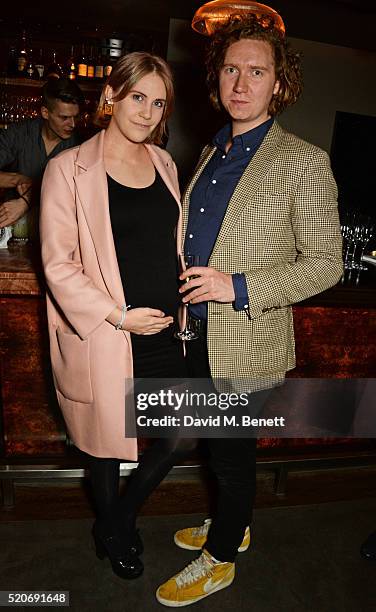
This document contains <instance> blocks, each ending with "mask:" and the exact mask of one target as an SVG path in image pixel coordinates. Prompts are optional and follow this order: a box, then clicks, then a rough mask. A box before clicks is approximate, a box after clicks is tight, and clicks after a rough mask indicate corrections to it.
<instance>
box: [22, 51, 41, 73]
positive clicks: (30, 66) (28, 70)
mask: <svg viewBox="0 0 376 612" xmlns="http://www.w3.org/2000/svg"><path fill="white" fill-rule="evenodd" d="M25 77H26V78H27V79H37V78H38V76H37V71H36V69H35V66H34V61H33V50H32V49H29V51H28V54H27V62H26V68H25Z"/></svg>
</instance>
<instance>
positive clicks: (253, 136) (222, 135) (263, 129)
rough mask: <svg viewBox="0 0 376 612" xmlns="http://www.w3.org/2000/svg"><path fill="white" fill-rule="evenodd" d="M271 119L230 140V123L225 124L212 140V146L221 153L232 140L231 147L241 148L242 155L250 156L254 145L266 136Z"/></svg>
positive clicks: (271, 122) (271, 123)
mask: <svg viewBox="0 0 376 612" xmlns="http://www.w3.org/2000/svg"><path fill="white" fill-rule="evenodd" d="M273 121H274V119H273V117H271V118H270V119H267V120H266V121H264V123H261V124H260V125H258V126H257V127H255V128H252V129H251V130H249V131H248V132H245V133H244V134H239V135H238V136H235V138H232V135H231V123H227V124H226V125H225V126H224V127H223V128H222V129H220V130H219V132H217V134H216V135H215V136H214V138H213V144H214V146H216V147H217V148H218V149H220V150H221V151H223V152H225V151H226V145H227V143H228V141H229V140H232V143H233V145H234V144H237V145H238V146H241V148H242V149H243V151H244V153H248V154H251V151H252V150H253V149H254V147H255V145H256V144H258V143H259V142H261V141H262V140H263V138H264V137H265V136H266V134H267V132H268V131H269V129H270V128H271V126H272V125H273Z"/></svg>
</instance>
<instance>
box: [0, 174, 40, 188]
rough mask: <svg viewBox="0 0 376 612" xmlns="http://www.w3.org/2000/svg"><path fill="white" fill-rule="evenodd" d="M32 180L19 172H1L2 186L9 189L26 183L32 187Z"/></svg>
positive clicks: (0, 184) (0, 183) (0, 185)
mask: <svg viewBox="0 0 376 612" xmlns="http://www.w3.org/2000/svg"><path fill="white" fill-rule="evenodd" d="M31 183H32V180H31V178H30V177H29V176H25V175H24V174H20V173H19V172H0V187H1V188H4V189H9V188H11V187H17V186H18V185H25V189H26V186H27V187H30V186H31Z"/></svg>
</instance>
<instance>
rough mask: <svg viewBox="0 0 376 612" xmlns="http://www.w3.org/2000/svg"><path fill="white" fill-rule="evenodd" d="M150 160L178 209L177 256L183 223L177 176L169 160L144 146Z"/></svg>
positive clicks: (149, 147) (180, 249) (180, 245)
mask: <svg viewBox="0 0 376 612" xmlns="http://www.w3.org/2000/svg"><path fill="white" fill-rule="evenodd" d="M145 147H146V149H147V151H148V153H149V155H150V157H151V160H152V162H153V164H154V166H155V168H156V170H157V171H158V173H159V174H160V176H161V178H162V180H163V181H164V183H165V185H166V187H167V188H168V190H169V191H170V192H171V194H172V195H173V196H174V198H175V200H176V203H177V205H178V208H179V219H178V224H177V227H176V250H177V254H178V255H179V254H180V253H181V252H182V231H183V229H182V228H183V221H182V205H181V202H180V191H179V185H178V180H177V176H176V173H175V169H174V168H173V165H172V161H171V158H168V159H167V160H166V158H165V156H163V155H162V154H161V153H160V152H159V151H160V149H159V148H158V147H156V146H153V145H149V144H147V145H145Z"/></svg>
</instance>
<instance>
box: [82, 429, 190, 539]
mask: <svg viewBox="0 0 376 612" xmlns="http://www.w3.org/2000/svg"><path fill="white" fill-rule="evenodd" d="M195 447H196V441H195V440H193V439H188V438H185V439H184V438H180V439H179V438H175V439H171V438H161V439H158V440H156V441H155V442H154V443H153V444H152V445H151V446H150V447H149V448H147V450H146V451H145V452H144V453H143V455H142V456H141V458H140V462H139V465H138V467H137V469H135V470H134V471H133V472H132V474H131V476H130V477H129V480H128V482H127V487H126V490H125V493H124V495H122V496H120V495H119V466H120V463H121V462H120V460H119V459H102V458H99V457H92V456H90V462H89V463H90V477H91V484H92V488H93V494H94V501H95V505H96V510H97V518H98V521H99V523H100V524H101V525H102V527H103V529H105V530H106V531H108V532H111V533H115V534H118V535H121V536H122V538H124V537H125V538H126V541H127V543H129V542H130V538H131V537H132V533H133V531H134V529H135V523H136V517H137V514H138V512H139V510H140V508H141V506H142V504H143V503H144V501H145V500H146V499H147V498H148V497H149V495H150V494H151V492H152V491H153V490H154V489H155V488H156V487H157V486H158V484H159V483H160V482H161V481H162V480H163V478H164V477H165V476H166V475H167V474H168V472H169V471H170V469H171V468H172V467H173V466H174V465H175V464H176V463H178V462H179V461H181V460H182V459H183V458H184V457H185V456H186V455H187V454H188V453H189V452H190V451H192V450H194V448H195Z"/></svg>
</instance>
